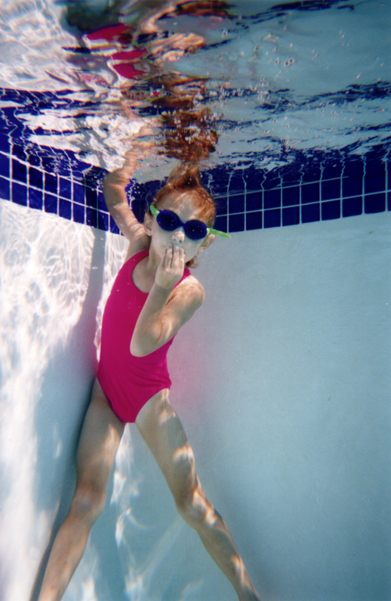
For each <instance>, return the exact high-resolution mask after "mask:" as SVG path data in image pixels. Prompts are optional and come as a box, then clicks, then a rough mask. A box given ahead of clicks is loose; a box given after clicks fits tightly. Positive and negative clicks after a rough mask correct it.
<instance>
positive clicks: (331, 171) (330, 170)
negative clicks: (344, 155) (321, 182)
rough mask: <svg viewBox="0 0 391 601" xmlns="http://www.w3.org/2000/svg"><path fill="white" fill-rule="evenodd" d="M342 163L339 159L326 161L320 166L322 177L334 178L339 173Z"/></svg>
mask: <svg viewBox="0 0 391 601" xmlns="http://www.w3.org/2000/svg"><path fill="white" fill-rule="evenodd" d="M341 173H342V163H341V162H340V161H334V160H331V161H326V162H325V163H323V166H322V179H334V178H337V177H339V176H340V175H341Z"/></svg>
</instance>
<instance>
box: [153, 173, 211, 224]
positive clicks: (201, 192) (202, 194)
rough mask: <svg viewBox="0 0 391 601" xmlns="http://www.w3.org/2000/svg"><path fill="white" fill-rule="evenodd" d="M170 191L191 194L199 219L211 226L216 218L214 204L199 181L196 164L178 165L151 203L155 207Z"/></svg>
mask: <svg viewBox="0 0 391 601" xmlns="http://www.w3.org/2000/svg"><path fill="white" fill-rule="evenodd" d="M172 192H188V193H189V194H191V197H192V200H193V201H194V204H195V206H196V207H197V209H199V211H200V219H201V220H202V221H204V223H206V225H207V226H208V227H212V226H213V224H214V222H215V219H216V205H215V202H214V200H213V198H212V196H211V195H210V194H209V192H208V191H207V190H206V189H205V188H204V186H203V185H202V181H201V176H200V170H199V166H198V165H180V166H179V167H177V168H176V169H174V171H172V173H171V174H170V176H169V177H168V179H167V182H166V184H165V186H164V187H163V188H161V190H159V192H158V193H157V194H156V196H155V198H154V200H153V202H152V204H153V205H154V206H155V207H157V206H158V204H159V202H161V201H162V200H163V198H164V197H165V196H167V195H168V194H171V193H172Z"/></svg>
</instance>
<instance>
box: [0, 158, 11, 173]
mask: <svg viewBox="0 0 391 601" xmlns="http://www.w3.org/2000/svg"><path fill="white" fill-rule="evenodd" d="M0 175H4V176H5V177H10V159H9V157H8V156H6V155H5V154H0Z"/></svg>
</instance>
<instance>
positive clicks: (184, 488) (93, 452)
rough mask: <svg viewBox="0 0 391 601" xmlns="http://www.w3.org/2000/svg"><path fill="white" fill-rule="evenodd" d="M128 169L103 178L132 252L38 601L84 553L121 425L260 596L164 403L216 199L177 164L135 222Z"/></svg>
mask: <svg viewBox="0 0 391 601" xmlns="http://www.w3.org/2000/svg"><path fill="white" fill-rule="evenodd" d="M133 167H134V165H133V164H132V162H131V160H130V159H128V160H126V161H125V164H124V166H123V167H122V168H120V169H117V170H115V171H113V172H112V173H110V174H109V175H107V176H106V178H105V181H104V196H105V201H106V204H107V207H108V209H109V212H110V214H111V215H112V216H113V218H114V220H115V222H116V223H117V225H118V227H119V228H120V230H121V232H122V233H123V234H124V236H125V237H126V238H127V239H128V240H129V248H128V251H127V254H126V258H125V263H124V265H123V266H122V268H121V269H120V271H119V273H118V275H117V278H116V280H115V282H114V284H113V288H112V291H111V293H110V296H109V299H108V301H107V304H106V307H105V311H104V316H103V322H102V339H101V356H100V362H99V368H98V374H97V378H96V380H95V383H94V387H93V392H92V398H91V402H90V405H89V408H88V410H87V413H86V416H85V419H84V424H83V427H82V431H81V436H80V441H79V447H78V453H77V481H76V490H75V493H74V497H73V500H72V503H71V507H70V510H69V513H68V515H67V516H66V518H65V521H64V522H63V524H62V526H61V528H60V530H59V531H58V533H57V536H56V538H55V541H54V544H53V547H52V550H51V553H50V556H49V561H48V565H47V568H46V572H45V576H44V580H43V583H42V588H41V592H40V596H39V601H58V600H59V599H61V597H62V596H63V594H64V591H65V590H66V588H67V585H68V583H69V581H70V579H71V577H72V575H73V573H74V571H75V569H76V567H77V565H78V563H79V562H80V560H81V558H82V556H83V553H84V550H85V547H86V544H87V540H88V536H89V532H90V530H91V527H92V525H93V524H94V522H95V521H96V519H97V518H98V516H99V515H100V514H101V512H102V511H103V509H104V506H105V498H106V488H107V485H108V481H109V476H110V472H111V469H112V467H113V464H114V461H115V456H116V453H117V449H118V446H119V444H120V441H121V436H122V433H123V431H124V427H125V424H126V423H127V422H134V423H135V424H136V427H137V428H138V430H139V432H140V434H141V436H142V438H143V439H144V440H145V442H146V444H147V446H148V447H149V449H150V450H151V452H152V454H153V456H154V458H155V460H156V462H157V464H158V465H159V467H160V469H161V471H162V473H163V475H164V476H165V478H166V481H167V484H168V486H169V489H170V491H171V493H172V495H173V497H174V501H175V504H176V507H177V509H178V511H179V513H180V515H181V516H182V517H183V519H184V520H185V521H186V522H187V523H188V524H190V525H191V526H192V527H193V528H194V529H195V530H196V531H197V533H198V534H199V536H200V538H201V541H202V542H203V544H204V546H205V548H206V550H207V551H208V552H209V554H210V555H211V557H212V558H213V559H214V561H215V562H216V564H217V565H218V566H219V567H220V568H221V570H222V571H223V573H224V574H225V575H226V577H227V578H228V580H229V581H230V582H231V584H232V585H233V587H234V589H235V591H236V593H237V595H238V598H239V600H240V601H260V597H259V595H258V594H257V592H256V591H255V589H254V587H253V585H252V583H251V581H250V578H249V575H248V573H247V570H246V567H245V565H244V563H243V560H242V558H241V557H240V555H239V552H238V550H237V548H236V546H235V544H234V541H233V539H232V536H231V534H230V532H229V530H228V528H227V525H226V524H225V522H224V520H223V519H222V518H221V516H220V515H219V514H218V513H217V511H216V510H215V509H214V507H213V506H212V505H211V503H210V502H209V500H208V499H207V497H206V495H205V492H204V490H203V489H202V486H201V484H200V481H199V478H198V476H197V472H196V467H195V461H194V454H193V450H192V448H191V446H190V443H189V441H188V439H187V436H186V434H185V432H184V429H183V427H182V424H181V422H180V420H179V418H178V416H177V414H176V412H175V411H174V409H173V408H172V407H171V405H170V402H169V389H170V385H171V381H170V377H169V374H168V371H167V363H166V354H167V350H168V348H169V346H170V345H171V343H172V341H173V338H174V336H175V334H176V333H177V332H178V330H179V329H180V328H181V327H182V326H183V324H185V323H186V322H187V321H188V320H189V319H190V318H191V317H192V315H193V314H194V312H195V311H196V310H197V309H198V308H199V307H200V306H201V304H202V302H203V299H204V289H203V287H202V285H201V284H200V282H198V280H197V279H196V278H195V277H194V276H193V275H192V274H191V272H190V270H189V267H193V266H195V265H196V263H197V260H198V254H199V253H200V252H202V251H204V250H205V249H206V248H208V247H209V246H210V244H211V243H212V242H213V240H214V239H215V236H216V235H221V234H222V233H221V232H218V231H216V230H213V228H212V226H213V222H214V218H215V205H214V202H213V200H212V198H211V196H210V195H209V194H208V192H207V191H206V190H205V188H203V186H202V184H201V179H200V176H199V170H198V167H197V166H195V165H191V164H190V165H188V166H185V165H184V164H182V166H181V167H180V168H177V169H176V170H174V172H173V173H172V174H171V176H170V177H169V178H168V181H167V183H166V185H165V186H164V188H163V189H162V190H160V191H159V192H158V194H157V196H156V198H155V200H154V201H153V204H152V207H151V210H150V211H148V212H147V213H146V214H145V218H144V223H143V224H141V223H140V222H139V221H138V220H137V219H136V217H135V216H134V214H133V211H132V210H131V208H130V207H129V205H128V201H127V195H126V192H125V189H126V186H127V185H128V182H129V178H130V176H131V175H132V171H133ZM223 235H224V234H223Z"/></svg>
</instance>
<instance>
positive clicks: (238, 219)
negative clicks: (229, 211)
mask: <svg viewBox="0 0 391 601" xmlns="http://www.w3.org/2000/svg"><path fill="white" fill-rule="evenodd" d="M229 231H230V232H243V231H244V213H242V214H240V215H230V216H229Z"/></svg>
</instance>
